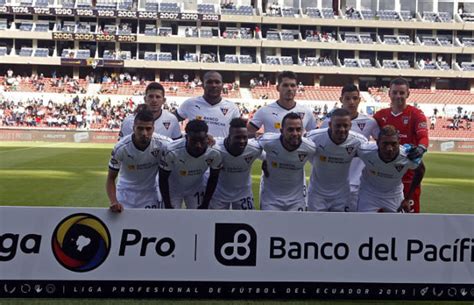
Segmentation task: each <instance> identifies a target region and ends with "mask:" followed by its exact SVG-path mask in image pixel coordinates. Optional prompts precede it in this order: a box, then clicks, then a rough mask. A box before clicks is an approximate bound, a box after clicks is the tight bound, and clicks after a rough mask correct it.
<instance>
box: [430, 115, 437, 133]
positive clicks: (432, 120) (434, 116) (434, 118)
mask: <svg viewBox="0 0 474 305" xmlns="http://www.w3.org/2000/svg"><path fill="white" fill-rule="evenodd" d="M435 125H436V115H433V116H431V118H430V129H431V130H434V129H435Z"/></svg>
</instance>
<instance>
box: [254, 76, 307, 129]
mask: <svg viewBox="0 0 474 305" xmlns="http://www.w3.org/2000/svg"><path fill="white" fill-rule="evenodd" d="M276 89H277V90H278V93H279V98H278V100H277V101H276V102H274V103H271V104H270V105H267V106H264V107H262V108H260V109H258V110H257V112H256V113H255V115H254V116H253V118H252V120H251V121H250V122H249V123H248V125H247V128H248V130H249V136H250V137H255V133H256V132H257V131H258V130H259V129H260V127H262V126H263V129H264V132H275V133H279V132H280V129H281V125H282V124H281V122H282V119H283V117H284V116H285V115H286V114H287V113H289V112H294V113H297V114H298V115H299V116H300V118H301V119H302V120H303V128H304V129H305V130H306V131H310V130H313V129H315V128H316V120H315V119H314V117H313V113H312V111H311V109H309V108H308V107H306V106H303V105H301V104H298V103H296V101H295V96H296V91H297V90H298V80H297V76H296V74H295V73H294V72H292V71H283V72H282V73H280V74H279V75H278V85H277V86H276Z"/></svg>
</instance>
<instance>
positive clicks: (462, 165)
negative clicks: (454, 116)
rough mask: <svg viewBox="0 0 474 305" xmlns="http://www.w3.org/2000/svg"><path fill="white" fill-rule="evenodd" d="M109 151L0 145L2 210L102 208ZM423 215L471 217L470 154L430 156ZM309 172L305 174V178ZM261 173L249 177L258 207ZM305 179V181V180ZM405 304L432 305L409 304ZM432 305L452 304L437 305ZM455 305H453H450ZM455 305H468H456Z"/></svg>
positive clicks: (473, 173) (233, 304)
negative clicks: (60, 207) (4, 208)
mask: <svg viewBox="0 0 474 305" xmlns="http://www.w3.org/2000/svg"><path fill="white" fill-rule="evenodd" d="M111 149H112V145H107V144H64V143H8V142H3V143H2V142H0V205H11V206H18V205H25V206H71V207H73V206H75V207H101V206H102V207H106V206H107V205H108V200H107V196H106V194H105V187H104V185H105V178H106V174H107V162H108V159H109V156H110V152H111ZM425 164H426V168H427V171H426V176H425V179H424V181H423V184H422V185H423V190H422V210H423V212H429V213H448V214H474V158H473V155H472V154H454V153H449V154H443V153H428V154H427V155H426V156H425ZM309 170H310V169H309V167H308V168H307V172H308V173H309ZM259 176H260V167H259V164H255V165H254V168H253V171H252V178H253V188H254V194H255V196H256V202H258V185H259ZM308 177H309V175H308ZM83 303H86V304H98V305H99V304H100V305H107V304H114V305H122V304H127V305H129V304H130V305H135V304H173V305H176V304H183V305H184V304H186V305H188V304H203V305H204V304H206V305H207V304H209V305H217V304H226V305H244V304H252V305H253V304H292V305H293V304H298V305H303V304H353V303H357V304H401V301H400V302H395V301H394V302H387V301H383V302H382V301H379V302H375V301H372V302H369V301H262V300H259V301H228V300H226V301H218V300H216V301H210V300H173V301H171V300H98V299H89V300H51V299H48V300H33V299H15V300H13V299H0V305H7V304H12V305H19V304H34V305H40V304H57V305H59V304H83ZM403 303H406V304H435V303H434V302H421V301H420V302H407V301H403ZM436 304H450V303H448V302H436ZM453 304H454V303H453ZM455 304H469V303H463V302H457V303H455Z"/></svg>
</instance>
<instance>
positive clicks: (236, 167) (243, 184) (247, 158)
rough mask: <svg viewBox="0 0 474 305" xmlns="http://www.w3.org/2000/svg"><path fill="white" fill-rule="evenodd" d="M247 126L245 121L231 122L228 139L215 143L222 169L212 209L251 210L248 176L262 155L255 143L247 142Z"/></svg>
mask: <svg viewBox="0 0 474 305" xmlns="http://www.w3.org/2000/svg"><path fill="white" fill-rule="evenodd" d="M246 124H247V122H246V121H245V120H244V119H241V118H234V119H232V121H230V127H229V135H228V136H227V137H226V138H225V139H219V140H217V141H216V145H215V146H214V147H213V148H214V149H216V150H218V151H219V152H220V153H221V156H222V169H221V172H220V174H219V181H218V182H217V188H216V191H215V193H214V195H213V197H212V200H211V204H210V208H211V209H221V210H224V209H227V210H228V209H229V208H232V209H233V210H253V209H254V201H253V193H252V178H251V175H250V172H251V170H252V164H253V162H254V161H255V160H256V159H257V158H259V157H260V155H261V154H262V148H261V147H260V145H259V144H258V142H257V141H256V140H254V139H252V140H250V141H249V140H248V131H247V127H246Z"/></svg>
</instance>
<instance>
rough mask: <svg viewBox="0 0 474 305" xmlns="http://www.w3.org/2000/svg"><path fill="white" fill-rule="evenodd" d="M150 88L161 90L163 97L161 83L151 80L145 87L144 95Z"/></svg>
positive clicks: (163, 88) (163, 89) (163, 90)
mask: <svg viewBox="0 0 474 305" xmlns="http://www.w3.org/2000/svg"><path fill="white" fill-rule="evenodd" d="M150 90H161V92H163V97H164V96H165V87H163V85H162V84H160V83H157V82H151V83H149V84H148V86H146V88H145V95H147V93H148V91H150Z"/></svg>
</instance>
